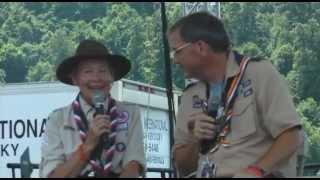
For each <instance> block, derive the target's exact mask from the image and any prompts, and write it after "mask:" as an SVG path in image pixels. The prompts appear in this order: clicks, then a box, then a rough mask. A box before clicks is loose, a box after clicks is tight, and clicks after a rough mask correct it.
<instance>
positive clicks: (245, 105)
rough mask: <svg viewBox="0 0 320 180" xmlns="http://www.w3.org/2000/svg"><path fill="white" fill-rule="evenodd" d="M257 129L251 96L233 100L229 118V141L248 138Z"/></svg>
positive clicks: (241, 140)
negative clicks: (231, 114) (230, 117)
mask: <svg viewBox="0 0 320 180" xmlns="http://www.w3.org/2000/svg"><path fill="white" fill-rule="evenodd" d="M256 131H257V127H256V121H255V114H254V102H253V98H252V96H249V97H247V98H244V99H240V100H238V101H236V102H235V104H234V109H233V116H232V119H231V131H230V139H229V140H230V143H231V144H238V143H241V142H243V141H246V140H248V138H250V136H252V135H254V134H255V133H256Z"/></svg>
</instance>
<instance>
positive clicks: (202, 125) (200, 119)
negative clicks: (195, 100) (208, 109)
mask: <svg viewBox="0 0 320 180" xmlns="http://www.w3.org/2000/svg"><path fill="white" fill-rule="evenodd" d="M214 121H215V119H213V118H212V117H210V116H208V115H206V114H205V113H194V114H191V115H190V117H189V119H188V127H189V131H190V133H192V135H193V136H195V137H196V138H197V139H198V140H203V139H212V138H213V137H214V136H215V133H216V126H215V125H214Z"/></svg>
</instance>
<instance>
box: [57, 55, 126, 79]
mask: <svg viewBox="0 0 320 180" xmlns="http://www.w3.org/2000/svg"><path fill="white" fill-rule="evenodd" d="M88 59H101V60H105V61H106V62H107V63H108V64H109V65H110V66H111V68H112V70H113V72H114V74H113V75H114V81H118V80H120V79H121V78H123V77H124V76H125V75H126V74H128V72H129V71H130V68H131V63H130V61H129V60H128V59H127V58H125V57H124V56H121V55H111V54H110V55H105V56H72V57H70V58H67V59H65V60H63V61H62V63H61V64H60V65H59V66H58V67H57V70H56V76H57V79H58V80H59V81H61V82H63V83H65V84H69V85H74V84H73V82H72V78H71V73H72V71H73V69H74V68H75V67H76V66H77V64H78V63H79V62H81V61H84V60H88Z"/></svg>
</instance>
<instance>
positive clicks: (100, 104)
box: [92, 90, 109, 154]
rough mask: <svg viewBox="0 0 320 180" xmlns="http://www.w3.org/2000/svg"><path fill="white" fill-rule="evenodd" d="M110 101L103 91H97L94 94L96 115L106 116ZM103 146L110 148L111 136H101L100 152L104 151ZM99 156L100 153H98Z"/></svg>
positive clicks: (105, 134)
mask: <svg viewBox="0 0 320 180" xmlns="http://www.w3.org/2000/svg"><path fill="white" fill-rule="evenodd" d="M108 101H109V99H108V97H107V96H106V95H105V93H104V92H103V91H101V90H96V91H95V92H94V94H93V98H92V102H93V106H94V109H95V111H96V112H95V114H94V116H96V115H105V114H107V112H106V109H108V104H109V102H108ZM103 146H109V134H108V133H104V134H102V135H101V138H100V145H99V148H98V149H99V151H102V147H103ZM98 154H99V153H98Z"/></svg>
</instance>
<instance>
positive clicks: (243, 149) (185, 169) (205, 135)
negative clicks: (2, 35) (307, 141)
mask: <svg viewBox="0 0 320 180" xmlns="http://www.w3.org/2000/svg"><path fill="white" fill-rule="evenodd" d="M168 39H169V44H170V47H171V49H172V52H171V57H172V58H173V59H174V62H175V63H176V64H178V65H180V66H181V68H182V69H183V70H184V72H185V75H186V77H187V78H196V79H198V80H199V82H197V83H194V84H192V85H189V87H187V88H186V89H185V91H184V93H183V95H182V98H181V104H180V106H179V111H178V117H177V124H176V129H175V145H174V148H173V157H174V162H175V164H176V167H177V169H178V173H179V176H181V177H185V176H192V174H196V175H197V177H264V176H268V175H271V173H272V175H274V176H285V177H291V176H296V151H297V148H298V146H299V145H300V143H301V137H300V135H299V134H300V133H299V132H300V128H301V124H300V121H299V118H298V115H297V113H296V111H295V108H294V105H293V102H292V99H291V97H290V96H289V92H288V89H287V87H286V85H285V83H284V82H283V80H282V79H281V75H280V74H279V73H278V72H277V70H276V69H275V68H274V67H273V66H272V64H271V63H270V62H269V61H267V60H262V59H261V58H249V57H246V56H243V55H241V54H239V53H237V52H236V51H232V50H231V49H230V46H231V45H230V40H229V37H228V35H227V33H226V31H225V29H224V26H223V23H222V22H221V21H220V20H219V19H218V18H216V17H215V16H213V15H211V14H209V13H206V12H199V13H194V14H190V15H188V16H186V17H183V18H182V19H180V20H179V21H178V22H176V23H175V24H174V25H173V26H172V27H171V28H170V29H169V31H168ZM195 170H197V171H196V172H194V171H195Z"/></svg>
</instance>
